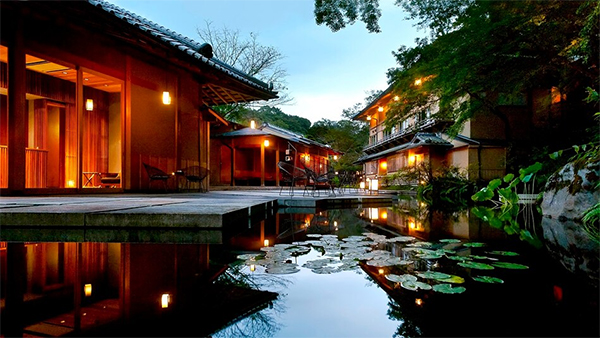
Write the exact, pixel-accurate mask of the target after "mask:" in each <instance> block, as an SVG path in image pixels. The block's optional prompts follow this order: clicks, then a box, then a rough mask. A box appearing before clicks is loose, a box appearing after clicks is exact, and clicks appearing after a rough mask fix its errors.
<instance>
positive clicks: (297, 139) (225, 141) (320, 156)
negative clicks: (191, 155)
mask: <svg viewBox="0 0 600 338" xmlns="http://www.w3.org/2000/svg"><path fill="white" fill-rule="evenodd" d="M230 129H232V130H229V131H226V132H221V133H219V134H216V133H215V134H214V138H213V140H212V142H211V147H212V150H211V156H212V157H211V172H214V173H220V175H213V176H212V177H211V184H213V185H255V186H279V185H280V179H281V173H280V172H279V167H278V166H277V163H279V162H280V161H287V162H290V163H293V162H294V159H295V160H296V163H299V161H302V163H304V164H305V165H306V167H308V168H310V169H312V170H313V171H315V172H316V173H317V174H323V173H325V172H327V169H328V167H329V166H330V165H331V161H334V160H336V159H337V158H338V156H340V153H339V152H338V151H336V150H334V149H332V148H331V147H330V146H328V145H324V144H321V143H318V142H315V141H313V140H310V139H307V138H305V137H304V136H302V135H298V134H296V133H293V132H291V131H289V130H287V129H284V128H280V127H276V126H273V125H270V124H268V123H264V124H263V125H261V126H258V127H255V128H252V127H243V128H233V127H232V128H230Z"/></svg>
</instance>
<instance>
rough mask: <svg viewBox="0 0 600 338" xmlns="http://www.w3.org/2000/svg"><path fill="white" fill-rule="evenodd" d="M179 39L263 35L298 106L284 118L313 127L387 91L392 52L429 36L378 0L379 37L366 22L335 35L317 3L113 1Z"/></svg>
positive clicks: (303, 0)
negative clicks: (210, 31)
mask: <svg viewBox="0 0 600 338" xmlns="http://www.w3.org/2000/svg"><path fill="white" fill-rule="evenodd" d="M108 1H110V2H111V3H114V4H116V5H118V6H120V7H123V8H124V9H126V10H129V11H131V12H134V13H136V14H139V15H141V16H143V17H145V18H147V19H149V20H151V21H154V22H156V23H158V24H160V25H163V26H165V27H167V28H169V29H171V30H174V31H176V32H177V33H180V34H183V35H185V36H187V37H190V38H192V39H194V40H196V41H199V42H202V41H201V39H200V38H199V36H198V34H197V28H203V27H205V22H206V21H211V22H212V27H213V28H222V27H227V28H228V29H230V30H239V32H240V35H241V36H243V37H247V36H248V35H249V33H250V32H254V33H257V34H258V41H259V42H260V43H261V44H263V45H269V46H273V47H275V48H277V49H278V50H279V51H280V52H281V53H282V54H283V55H284V56H285V58H284V59H283V61H282V67H283V68H284V69H286V71H287V73H288V76H287V78H286V80H287V85H288V88H289V92H290V95H291V96H292V97H293V98H294V102H293V104H290V105H285V106H281V107H279V108H280V109H281V110H282V111H283V112H285V113H286V114H291V115H297V116H301V117H304V118H307V119H309V120H311V122H313V123H314V122H316V121H318V120H320V119H323V118H326V119H330V120H339V119H340V118H341V113H342V110H343V109H345V108H349V107H351V106H353V105H354V104H355V103H358V102H361V103H362V102H363V101H364V98H365V97H366V96H367V94H366V92H367V91H370V90H379V89H381V90H383V89H385V88H387V85H388V84H387V78H386V72H387V70H388V69H389V68H392V67H395V66H396V63H395V60H394V58H393V56H392V51H394V50H397V49H398V47H400V46H402V45H407V46H413V45H414V40H415V38H416V37H422V36H425V34H426V33H425V32H423V31H418V30H417V29H416V28H415V27H414V26H413V23H412V22H410V21H408V20H405V17H406V15H405V13H404V12H403V11H402V10H401V9H400V8H399V7H397V6H394V5H393V2H394V1H393V0H381V1H380V2H381V3H380V7H381V9H382V16H381V18H380V22H379V23H380V26H381V29H382V32H381V33H368V32H367V30H366V29H365V25H364V24H363V23H362V22H357V23H355V24H354V25H352V26H348V27H346V28H345V29H343V30H341V31H338V32H335V33H334V32H332V31H331V30H330V29H329V28H328V27H326V26H318V25H317V24H316V23H315V19H314V14H313V10H314V0H182V1H173V0H171V1H166V0H150V1H147V0H146V1H144V0H108Z"/></svg>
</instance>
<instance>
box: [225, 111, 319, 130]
mask: <svg viewBox="0 0 600 338" xmlns="http://www.w3.org/2000/svg"><path fill="white" fill-rule="evenodd" d="M251 120H254V121H255V122H256V124H257V125H260V124H262V123H264V122H266V123H269V124H271V125H274V126H277V127H281V128H284V129H287V130H289V131H291V132H294V133H297V134H301V135H304V134H305V133H306V132H307V131H308V130H309V128H310V125H311V123H310V120H309V119H306V118H304V117H300V116H296V115H288V114H286V113H284V112H283V111H281V109H279V108H277V107H271V106H262V107H260V108H259V109H257V110H254V109H248V108H246V109H244V110H243V116H240V117H239V118H237V121H236V122H238V123H241V124H244V125H250V121H251Z"/></svg>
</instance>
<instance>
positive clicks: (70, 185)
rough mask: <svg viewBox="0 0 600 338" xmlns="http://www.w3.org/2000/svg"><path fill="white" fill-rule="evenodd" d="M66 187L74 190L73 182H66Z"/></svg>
mask: <svg viewBox="0 0 600 338" xmlns="http://www.w3.org/2000/svg"><path fill="white" fill-rule="evenodd" d="M67 187H69V188H75V181H73V180H68V181H67Z"/></svg>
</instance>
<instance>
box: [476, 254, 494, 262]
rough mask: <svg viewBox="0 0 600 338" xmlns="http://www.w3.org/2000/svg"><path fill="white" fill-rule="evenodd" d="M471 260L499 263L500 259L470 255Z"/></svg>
mask: <svg viewBox="0 0 600 338" xmlns="http://www.w3.org/2000/svg"><path fill="white" fill-rule="evenodd" d="M469 257H470V258H472V259H487V260H490V261H497V260H498V258H493V257H488V256H478V255H469Z"/></svg>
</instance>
